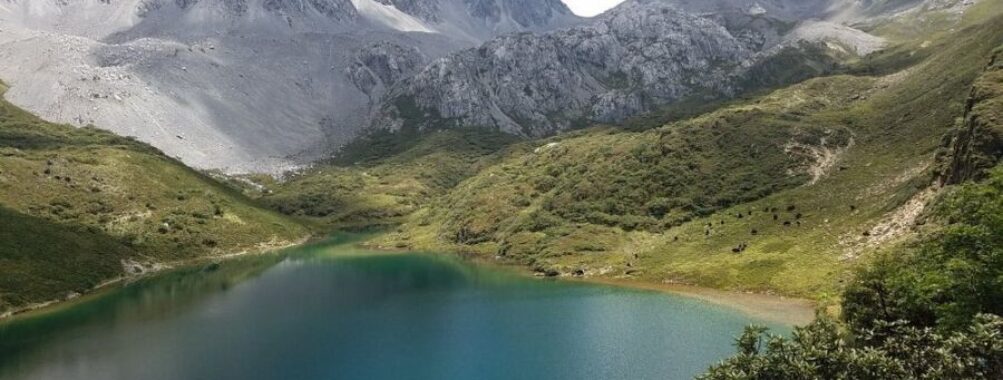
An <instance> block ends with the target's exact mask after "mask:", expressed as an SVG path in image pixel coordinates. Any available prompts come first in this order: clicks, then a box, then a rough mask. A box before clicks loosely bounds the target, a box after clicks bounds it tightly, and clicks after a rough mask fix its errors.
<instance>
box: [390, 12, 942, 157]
mask: <svg viewBox="0 0 1003 380" xmlns="http://www.w3.org/2000/svg"><path fill="white" fill-rule="evenodd" d="M512 1H515V0H512ZM520 1H521V0H520ZM842 1H845V0H628V1H627V2H624V3H623V4H621V5H620V6H618V7H616V8H614V9H613V10H610V11H608V12H606V13H605V14H603V15H600V16H599V17H597V18H595V19H592V20H590V22H589V23H587V24H583V25H578V26H574V27H571V28H568V29H564V30H559V31H554V32H550V33H543V34H530V33H521V34H513V35H506V36H502V37H497V38H495V39H493V40H491V41H489V42H487V43H485V44H483V45H482V46H480V47H478V48H475V49H467V50H464V51H461V52H457V53H454V54H452V55H449V56H447V57H444V58H441V59H438V60H435V61H433V62H432V63H431V64H430V65H429V66H428V67H426V68H425V69H423V70H421V71H420V72H418V73H417V74H416V75H415V76H414V77H413V78H409V79H407V80H404V81H401V82H399V83H398V84H397V85H395V86H393V87H392V88H391V89H390V90H389V91H388V92H387V95H386V96H385V99H384V101H383V104H382V105H381V106H380V107H379V108H378V109H377V110H376V112H374V114H373V117H372V122H371V128H377V129H379V128H386V129H391V130H394V129H400V128H418V129H421V128H429V127H438V126H443V125H446V126H449V125H462V126H481V127H485V128H492V129H498V130H501V131H505V132H509V133H513V134H518V135H522V136H528V137H540V136H546V135H550V134H554V133H556V132H560V131H563V130H567V129H569V128H574V127H577V126H584V125H587V124H588V123H593V122H604V123H615V122H620V121H623V120H624V119H627V118H629V117H632V116H635V115H638V114H640V113H644V112H648V111H651V110H653V109H654V108H656V107H658V106H661V105H665V104H668V103H671V102H674V101H677V100H679V99H681V98H685V97H689V96H696V95H699V96H715V97H728V96H731V95H734V94H735V93H737V92H738V91H740V90H743V89H747V88H754V87H756V86H764V85H770V84H771V82H770V81H771V80H774V79H773V78H774V77H775V78H777V79H776V80H787V79H789V78H783V75H770V74H771V73H776V72H778V70H783V69H784V68H783V67H776V66H777V65H781V66H782V65H784V63H783V62H780V61H771V60H770V59H771V58H772V57H773V56H775V55H777V54H778V53H781V52H786V53H788V54H801V53H797V52H803V55H804V56H805V57H808V56H812V57H816V56H817V54H816V53H819V52H821V53H823V54H824V53H825V52H826V51H831V52H832V53H833V54H860V55H862V54H868V53H870V52H873V51H876V50H878V49H880V48H881V47H883V45H884V40H883V39H881V38H877V37H874V36H871V35H868V34H867V33H864V32H862V31H860V30H857V29H853V28H852V27H849V26H846V25H843V24H840V23H838V22H828V21H816V19H818V20H825V19H826V18H828V17H832V15H833V14H834V10H840V9H842V8H839V4H841V2H842ZM926 1H934V0H926ZM944 1H947V0H944ZM834 7H835V8H834ZM478 9H480V8H478ZM492 9H493V8H491V7H490V6H489V5H485V7H484V9H483V12H482V13H483V14H486V15H489V14H490V12H491V10H492ZM487 17H490V16H487ZM792 50H793V51H795V53H790V52H791V51H792ZM809 51H810V53H809ZM805 59H806V60H808V59H816V58H805ZM770 65H773V66H770ZM811 66H812V68H811V69H812V70H816V67H825V66H827V63H826V62H819V64H817V65H816V64H813V65H811ZM819 70H821V69H819ZM760 76H764V77H760Z"/></svg>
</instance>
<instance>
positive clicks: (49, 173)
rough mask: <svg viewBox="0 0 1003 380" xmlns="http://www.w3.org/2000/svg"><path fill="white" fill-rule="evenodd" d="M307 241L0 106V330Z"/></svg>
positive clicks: (266, 214)
mask: <svg viewBox="0 0 1003 380" xmlns="http://www.w3.org/2000/svg"><path fill="white" fill-rule="evenodd" d="M5 89H6V88H5V87H4V86H3V85H2V84H0V92H2V91H3V90H5ZM309 233H310V231H308V230H307V229H306V228H305V227H303V226H302V225H300V224H299V223H297V222H295V221H292V220H290V219H288V218H286V217H284V216H282V215H279V214H277V213H275V212H272V211H269V210H266V209H263V208H262V207H260V206H258V205H257V203H256V202H254V201H251V200H249V199H247V198H246V197H244V196H242V195H240V194H239V193H237V192H235V191H233V190H231V189H229V188H227V187H225V186H223V185H221V184H220V183H218V182H216V181H215V180H213V179H212V178H209V177H207V176H205V175H203V174H201V173H198V172H196V171H194V170H192V169H190V168H187V167H185V166H184V165H182V164H181V163H179V162H177V161H176V160H174V159H171V158H169V157H167V156H165V155H164V154H163V153H161V152H159V151H158V150H156V149H154V148H153V147H150V146H149V145H146V144H143V143H140V142H137V141H135V140H132V139H127V138H124V137H120V136H115V135H113V134H111V133H109V132H105V131H101V130H98V129H95V128H74V127H72V126H69V125H59V124H52V123H49V122H46V121H43V120H41V119H39V118H38V117H36V116H34V115H31V114H29V113H27V112H25V111H24V110H21V109H19V108H17V107H15V106H13V105H11V104H10V103H8V102H6V101H0V273H3V275H2V276H0V318H2V317H5V316H7V315H9V313H11V312H15V311H19V310H23V309H25V308H29V307H32V306H33V305H37V304H39V303H43V302H48V301H53V300H62V299H67V298H73V297H76V296H78V295H80V294H83V293H87V292H90V291H91V290H93V289H94V288H95V287H98V286H101V285H102V284H107V283H108V282H109V281H113V280H116V279H122V278H126V277H130V276H138V275H141V274H143V273H145V272H148V271H151V270H158V269H164V268H167V267H170V266H172V265H174V264H176V263H181V262H188V261H191V260H196V259H208V258H216V257H221V256H225V255H232V254H237V253H240V252H256V251H262V250H267V249H270V248H277V247H281V246H285V245H289V244H293V243H295V242H298V241H301V240H302V239H304V238H306V237H307V236H309Z"/></svg>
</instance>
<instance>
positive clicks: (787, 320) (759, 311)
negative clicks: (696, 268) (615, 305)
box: [571, 277, 817, 326]
mask: <svg viewBox="0 0 1003 380" xmlns="http://www.w3.org/2000/svg"><path fill="white" fill-rule="evenodd" d="M571 281H579V282H584V283H592V284H601V285H609V286H617V287H623V288H631V289H640V290H650V291H656V292H661V293H666V294H673V295H678V296H681V297H687V298H692V299H697V300H701V301H705V302H708V303H711V304H714V305H718V306H723V307H727V308H731V309H735V310H737V311H740V312H742V313H744V314H746V315H749V316H751V317H755V318H757V319H761V320H764V321H767V322H771V323H779V324H783V325H787V326H804V325H807V324H809V323H811V322H812V321H814V320H815V310H816V306H817V305H816V303H815V302H814V301H811V300H808V299H803V298H791V297H784V296H777V295H770V294H762V293H742V292H734V291H727V290H719V289H714V288H705V287H700V286H694V285H683V284H670V283H651V282H646V281H638V280H626V279H612V278H599V277H592V278H582V279H572V280H571Z"/></svg>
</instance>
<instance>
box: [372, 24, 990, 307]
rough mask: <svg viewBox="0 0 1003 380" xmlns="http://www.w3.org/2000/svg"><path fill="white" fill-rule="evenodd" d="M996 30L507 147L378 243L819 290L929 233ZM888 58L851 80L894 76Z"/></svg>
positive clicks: (733, 285)
mask: <svg viewBox="0 0 1003 380" xmlns="http://www.w3.org/2000/svg"><path fill="white" fill-rule="evenodd" d="M997 9H999V8H997ZM980 20H982V19H981V18H980ZM1000 25H1003V22H1001V19H1000V18H999V17H996V18H990V19H986V20H985V21H979V22H976V23H973V24H971V25H969V26H967V27H963V28H961V29H958V30H957V31H955V32H954V33H950V34H946V35H943V36H940V37H938V38H936V39H934V40H932V41H930V43H928V44H923V45H925V46H922V47H920V46H918V45H909V46H911V47H910V48H911V49H914V50H913V53H914V54H915V55H917V56H919V57H929V58H927V59H923V60H921V61H920V62H919V63H917V64H915V65H912V66H910V67H908V68H906V69H905V70H902V71H899V72H893V73H892V74H889V75H882V76H877V77H868V76H856V75H845V76H835V77H828V78H821V79H816V80H811V81H808V82H806V83H803V84H799V85H796V86H793V87H790V88H786V89H782V90H779V91H777V92H775V93H773V94H771V95H768V96H766V97H763V98H758V99H754V100H749V101H741V102H736V103H734V104H731V105H726V106H725V107H723V108H721V109H719V110H716V111H713V112H710V113H706V114H703V115H699V116H696V117H686V116H684V117H683V120H680V121H673V122H669V123H667V124H665V125H663V126H660V127H657V128H655V129H652V130H647V131H642V132H628V131H622V130H617V129H612V128H605V129H597V130H587V131H583V132H579V133H573V134H569V135H562V136H558V137H556V138H553V139H550V140H544V141H541V142H535V143H530V144H524V145H522V146H520V147H518V148H513V149H509V150H508V154H507V155H506V156H505V157H503V158H501V159H500V161H499V163H498V164H495V165H492V166H490V167H488V168H486V169H484V170H482V171H481V172H479V173H478V174H477V175H475V176H473V177H471V178H470V179H468V180H466V181H464V182H462V183H461V184H460V185H458V186H457V187H456V188H455V189H453V190H452V191H450V192H449V193H448V194H447V195H446V196H444V197H443V198H441V199H437V200H434V201H433V202H432V203H430V204H429V205H428V206H426V207H423V208H421V209H420V210H419V211H417V212H416V213H415V214H414V215H413V217H412V218H411V220H410V221H409V222H408V223H406V224H405V225H403V226H402V227H400V228H398V229H397V231H396V232H394V233H392V234H390V235H388V236H387V237H385V238H384V239H382V240H380V241H378V242H376V243H375V244H378V245H382V246H387V247H394V246H397V247H411V248H414V249H443V248H448V249H452V250H455V251H460V252H467V253H470V254H476V255H481V256H483V257H494V258H495V259H497V260H500V261H502V262H512V263H520V264H524V265H530V266H533V267H536V268H538V269H539V270H541V271H543V272H550V273H560V274H565V275H572V274H577V275H584V276H604V277H618V278H625V279H636V280H644V281H649V282H680V283H689V284H698V285H704V286H713V287H718V288H727V289H736V290H753V291H775V292H781V293H785V294H796V295H801V296H808V297H825V294H827V293H829V292H831V291H832V290H834V289H837V288H838V287H839V281H840V280H841V279H842V278H843V277H844V276H845V275H846V273H847V270H848V268H852V267H854V266H856V265H858V264H859V263H861V262H863V261H864V259H863V258H866V257H868V255H869V253H871V252H874V251H876V250H882V249H888V248H889V247H893V246H895V245H896V244H900V243H903V242H907V241H910V239H911V237H912V236H914V233H915V230H916V229H917V228H919V226H920V225H922V224H923V220H924V219H923V215H924V209H925V207H926V205H927V204H928V203H929V202H930V201H931V200H932V199H934V198H935V197H936V196H937V194H938V193H939V191H940V190H939V189H940V188H939V185H938V184H937V181H935V180H934V178H935V177H934V174H935V170H934V167H935V166H936V162H935V160H936V158H937V157H938V154H937V152H938V151H940V149H941V148H940V146H941V145H942V140H943V139H944V138H943V136H945V135H946V134H947V133H948V132H949V131H951V130H952V129H953V128H954V127H955V121H956V120H957V119H959V118H962V117H963V116H964V115H965V112H966V111H965V109H966V107H965V105H966V99H968V97H969V94H970V93H971V92H972V88H973V84H974V85H975V88H976V91H975V93H976V94H989V93H992V92H991V91H995V90H991V91H990V90H986V89H985V85H984V84H980V83H988V84H993V85H992V88H995V87H997V86H995V84H994V83H995V82H994V81H995V79H993V78H995V71H989V72H988V73H987V74H984V69H985V68H986V62H987V60H988V59H989V57H991V56H992V54H993V49H994V48H995V47H997V46H999V45H1000V44H1003V29H1001V28H1000V27H999V26H1000ZM899 54H900V51H899V50H898V49H891V50H889V51H888V52H887V53H883V54H878V55H875V56H872V57H870V58H868V59H867V60H865V61H864V62H862V63H861V64H859V65H856V66H854V67H852V68H851V69H850V70H849V72H851V73H853V72H858V71H859V72H871V71H872V70H874V69H875V67H880V66H884V65H889V67H898V65H899V64H900V62H899V61H898V56H899ZM992 67H995V66H990V68H992ZM877 71H884V70H877ZM983 75H984V76H983ZM980 76H982V77H981V79H978V78H980ZM977 79H978V80H977ZM980 88H982V89H981V90H980ZM974 98H981V97H980V96H975V97H974ZM990 99H994V97H990ZM993 104H994V103H993V100H989V101H988V102H987V103H986V105H987V106H988V107H987V108H985V109H995V108H996V107H995V106H993ZM976 108H978V107H973V108H972V109H976ZM969 115H971V112H970V113H969ZM986 115H987V116H986V117H987V119H986V120H991V119H989V117H990V116H991V111H990V113H989V114H986ZM968 120H971V116H969V117H968ZM823 138H824V139H823Z"/></svg>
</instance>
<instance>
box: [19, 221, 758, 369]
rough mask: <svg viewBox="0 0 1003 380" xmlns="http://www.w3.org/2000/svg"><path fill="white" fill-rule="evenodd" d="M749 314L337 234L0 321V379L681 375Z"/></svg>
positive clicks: (725, 345) (699, 365)
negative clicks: (394, 249) (387, 251)
mask: <svg viewBox="0 0 1003 380" xmlns="http://www.w3.org/2000/svg"><path fill="white" fill-rule="evenodd" d="M750 322H754V321H751V320H749V318H748V317H746V316H744V315H741V314H738V313H736V312H734V311H731V310H728V309H723V308H720V307H717V306H712V305H708V304H705V303H702V302H700V301H695V300H690V299H684V298H679V297H674V296H669V295H664V294H657V293H651V292H641V291H634V290H625V289H616V288H609V287H603V286H591V285H581V284H569V283H563V282H554V281H539V280H533V279H526V278H521V277H517V276H512V275H510V274H507V273H501V272H498V271H493V270H487V269H483V268H474V267H470V266H467V265H463V264H460V263H457V262H454V261H450V260H446V259H441V258H437V257H433V256H424V255H372V254H370V253H367V252H362V251H358V250H357V249H355V248H353V247H352V246H350V245H347V244H344V240H340V241H339V240H335V241H332V242H328V243H325V244H318V245H313V246H309V247H303V248H298V249H295V250H290V251H288V252H285V253H283V254H276V255H264V256H255V257H250V258H246V259H241V260H234V261H228V262H225V263H223V264H222V265H221V266H219V267H218V268H214V267H207V268H189V269H183V270H178V271H175V272H172V273H169V274H164V275H162V276H158V277H156V278H152V279H147V280H143V281H139V282H136V283H132V284H129V285H127V286H123V287H121V288H120V289H116V290H113V291H109V292H105V293H104V294H102V295H100V296H98V297H94V298H92V299H89V300H87V301H86V302H81V303H78V304H76V305H72V306H69V307H66V308H62V309H60V310H57V311H52V312H48V313H45V314H41V315H37V316H32V317H29V318H21V319H18V320H15V321H13V322H9V323H7V324H3V325H0V379H8V378H9V379H401V378H406V379H513V378H520V379H649V378H650V379H683V378H690V377H692V376H693V375H694V374H696V373H699V372H700V371H702V370H703V369H704V368H706V366H707V365H709V364H711V363H713V362H715V361H716V360H718V359H719V358H721V357H723V356H725V355H727V354H728V353H730V352H731V351H732V348H731V341H732V337H733V335H734V334H736V333H737V332H738V331H739V330H740V329H741V327H742V326H744V325H745V324H747V323H750Z"/></svg>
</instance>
